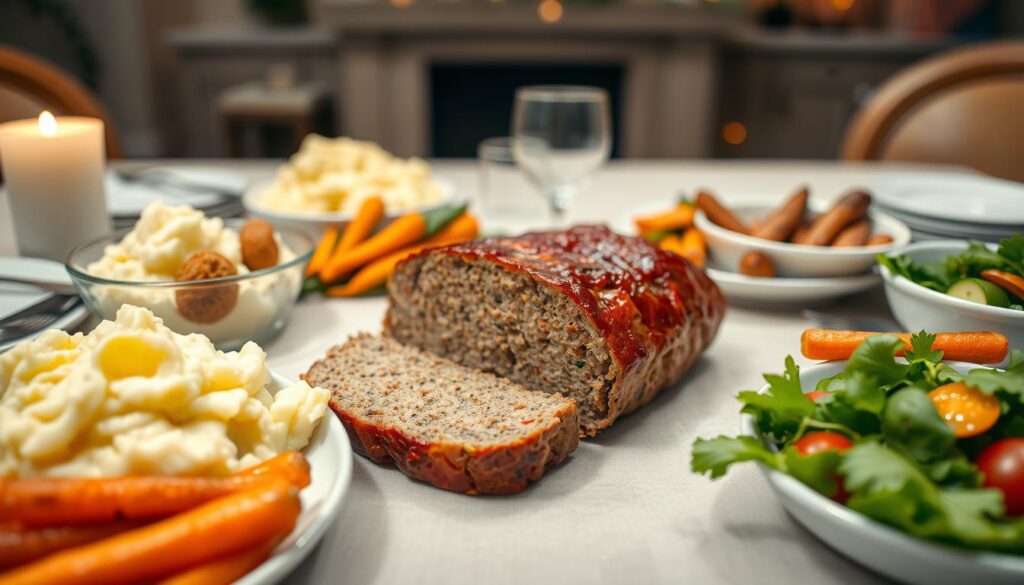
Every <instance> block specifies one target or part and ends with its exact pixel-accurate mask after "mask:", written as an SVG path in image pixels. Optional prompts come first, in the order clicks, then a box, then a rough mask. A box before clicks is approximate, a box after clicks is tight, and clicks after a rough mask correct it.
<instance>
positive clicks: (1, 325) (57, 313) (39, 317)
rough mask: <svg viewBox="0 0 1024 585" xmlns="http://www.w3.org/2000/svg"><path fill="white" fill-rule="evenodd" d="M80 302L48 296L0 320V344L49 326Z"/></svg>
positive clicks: (71, 297) (78, 300)
mask: <svg viewBox="0 0 1024 585" xmlns="http://www.w3.org/2000/svg"><path fill="white" fill-rule="evenodd" d="M81 302H82V300H81V299H80V298H78V297H77V296H69V295H50V296H48V297H45V298H43V299H42V300H40V301H37V302H35V303H33V304H31V305H29V306H27V307H25V308H24V309H21V310H20V311H18V312H16V313H14V314H12V315H8V316H7V317H5V318H3V319H0V342H2V341H5V340H7V339H13V338H15V337H21V336H22V335H26V334H28V333H31V332H33V331H38V330H40V329H43V328H45V327H47V326H49V325H50V324H51V323H53V322H54V321H56V320H57V319H59V318H60V317H62V316H63V315H64V314H65V313H67V312H68V311H70V310H71V309H73V308H74V307H75V306H76V305H77V304H79V303H81Z"/></svg>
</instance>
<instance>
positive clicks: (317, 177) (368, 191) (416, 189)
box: [242, 134, 455, 235]
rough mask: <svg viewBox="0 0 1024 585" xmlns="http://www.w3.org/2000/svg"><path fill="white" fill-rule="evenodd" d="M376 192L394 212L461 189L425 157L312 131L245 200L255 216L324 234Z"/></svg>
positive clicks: (432, 203)
mask: <svg viewBox="0 0 1024 585" xmlns="http://www.w3.org/2000/svg"><path fill="white" fill-rule="evenodd" d="M373 196H379V197H380V198H381V199H382V200H383V201H384V209H385V212H386V214H387V216H388V217H389V218H393V217H397V216H399V215H401V214H403V213H406V212H410V211H426V210H429V209H432V208H434V207H437V206H439V205H442V204H445V203H451V202H452V201H453V200H454V199H455V189H454V186H453V185H452V184H451V183H450V182H448V181H445V180H443V179H440V178H437V177H434V176H433V175H432V173H431V170H430V165H429V164H428V163H427V162H426V161H423V160H421V159H418V158H408V159H403V158H399V157H396V156H393V155H392V154H390V153H388V152H387V151H386V150H384V149H383V148H381V147H380V146H378V145H377V144H375V143H373V142H364V141H359V140H353V139H351V138H324V137H323V136H319V135H316V134H310V135H309V136H307V137H306V138H305V140H303V142H302V145H301V146H300V148H299V150H298V152H296V153H295V154H294V155H292V157H291V158H290V159H289V160H288V162H287V163H285V164H283V165H281V166H280V167H278V169H277V174H276V176H275V177H274V178H273V179H271V180H268V181H263V182H259V183H256V184H254V185H252V186H251V187H250V188H249V189H248V190H247V191H246V193H245V194H244V195H243V197H242V202H243V203H244V204H245V207H246V210H247V211H248V212H249V214H251V215H253V216H256V217H262V218H264V219H267V220H268V221H270V222H272V223H273V224H274V225H277V226H287V227H292V228H294V229H301V230H305V231H307V232H308V233H313V234H315V235H319V234H320V233H322V232H323V230H324V229H326V228H327V227H329V226H344V225H345V224H346V223H347V222H348V221H349V220H350V219H351V218H352V217H353V216H354V215H355V214H356V212H357V211H358V210H359V207H360V206H361V205H362V203H363V201H364V200H366V198H368V197H373Z"/></svg>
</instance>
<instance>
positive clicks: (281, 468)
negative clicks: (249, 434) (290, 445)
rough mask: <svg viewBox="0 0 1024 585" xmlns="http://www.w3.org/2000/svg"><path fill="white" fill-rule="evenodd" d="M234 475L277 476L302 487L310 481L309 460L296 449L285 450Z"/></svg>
mask: <svg viewBox="0 0 1024 585" xmlns="http://www.w3.org/2000/svg"><path fill="white" fill-rule="evenodd" d="M235 476H237V477H254V478H258V477H278V478H281V479H285V480H287V481H288V482H289V483H291V484H292V485H293V486H295V487H297V488H304V487H306V486H308V485H309V483H310V476H309V461H307V460H306V456H305V455H303V454H302V453H299V452H298V451H286V452H284V453H281V454H280V455H276V456H274V457H271V458H270V459H267V460H266V461H263V462H262V463H258V464H256V465H253V466H252V467H250V468H248V469H243V470H242V471H239V472H238V473H236V474H235Z"/></svg>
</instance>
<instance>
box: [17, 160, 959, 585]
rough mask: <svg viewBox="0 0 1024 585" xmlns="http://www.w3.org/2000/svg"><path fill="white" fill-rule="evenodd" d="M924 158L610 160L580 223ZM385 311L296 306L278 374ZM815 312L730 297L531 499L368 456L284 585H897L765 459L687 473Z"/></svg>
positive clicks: (374, 300)
mask: <svg viewBox="0 0 1024 585" xmlns="http://www.w3.org/2000/svg"><path fill="white" fill-rule="evenodd" d="M169 162H171V161H160V160H143V161H125V162H115V163H113V164H114V166H120V167H126V168H127V167H139V166H145V165H155V164H162V163H169ZM173 163H174V164H176V165H181V164H195V165H202V166H218V167H222V168H225V169H230V170H232V171H235V172H238V173H241V174H244V175H245V176H246V177H248V178H251V179H252V180H259V179H264V178H267V177H270V176H272V175H273V172H274V169H275V167H276V166H277V165H278V164H280V161H272V160H255V161H249V160H245V161H243V160H190V161H182V160H174V161H173ZM432 164H433V169H434V172H435V173H436V174H437V175H438V176H440V177H444V178H446V179H448V180H449V181H451V182H452V183H453V184H454V185H455V188H456V191H457V193H459V194H460V196H462V197H465V198H466V199H467V200H468V201H469V202H471V205H472V206H473V207H472V208H473V209H474V211H475V212H477V213H480V214H481V217H482V224H483V231H484V232H487V231H488V229H489V227H488V221H489V217H488V216H487V213H486V211H487V210H486V209H484V210H481V209H480V206H479V200H478V198H477V196H476V195H477V192H478V190H479V189H478V168H477V166H476V163H475V162H474V161H465V160H438V161H432ZM929 168H930V167H927V166H923V165H907V164H884V163H845V162H835V161H741V160H659V161H640V160H622V161H618V160H616V161H612V162H610V163H609V164H608V165H607V166H606V167H605V168H603V169H602V170H601V171H599V172H598V173H597V174H596V175H595V176H594V177H593V180H592V181H591V182H590V184H589V186H588V187H587V188H586V189H585V190H584V191H583V192H582V193H581V194H580V196H579V197H578V199H577V200H576V201H575V202H574V204H573V206H572V208H571V210H570V212H569V222H570V223H610V224H613V225H614V224H616V223H618V224H620V225H621V224H622V223H623V221H625V222H626V223H627V224H628V222H629V218H630V214H631V209H634V208H636V207H638V206H641V205H645V204H648V206H649V203H650V202H652V201H664V202H666V205H670V202H672V201H673V200H674V199H675V198H676V197H677V196H678V194H680V193H687V192H692V191H693V190H695V189H696V188H698V187H707V188H709V189H711V190H712V191H714V192H715V193H717V194H719V195H720V196H721V197H722V198H723V200H725V201H726V202H728V201H729V200H730V199H731V198H733V197H739V196H743V197H763V198H765V200H766V201H779V200H781V198H783V197H784V196H785V195H787V194H788V193H790V192H791V191H792V190H793V189H794V188H795V187H797V186H799V185H807V186H808V187H809V188H810V192H811V194H812V197H814V198H820V199H824V200H828V199H832V198H835V197H837V196H838V195H840V194H841V193H843V192H844V191H846V190H848V189H850V188H853V187H858V186H862V185H865V184H866V183H868V182H870V181H871V180H872V179H874V178H877V177H881V176H883V175H886V174H891V173H901V172H906V171H908V170H915V171H920V170H922V169H926V170H927V169H929ZM934 170H936V171H937V172H939V171H941V172H946V171H950V170H952V169H950V168H948V167H943V168H936V169H934ZM521 196H522V197H523V198H524V201H525V200H526V199H528V198H539V197H540V195H539V194H537V193H533V192H524V193H522V195H521ZM0 197H2V196H0ZM536 202H537V201H536V200H535V201H534V203H536ZM497 219H499V220H500V219H501V218H497ZM548 221H549V220H548V218H547V217H544V216H543V215H541V216H538V217H535V218H534V219H532V220H531V221H525V222H522V224H521V225H519V226H515V228H514V229H523V230H525V229H530V228H539V227H543V226H545V225H546V224H547V222H548ZM495 223H500V222H495ZM504 225H505V227H504V228H503V229H504V230H506V231H507V230H509V229H510V228H509V227H508V225H507V222H504ZM13 253H15V250H14V238H13V235H12V228H11V221H10V213H9V211H8V210H7V205H6V201H3V200H0V255H10V254H13ZM386 305H387V301H386V298H385V297H384V296H369V297H365V298H351V299H335V298H324V297H321V296H319V295H309V296H307V297H305V298H303V299H301V300H300V301H299V303H298V305H297V307H296V308H295V310H294V312H293V314H292V316H291V321H290V323H289V324H288V326H287V328H286V329H285V330H284V331H283V333H281V334H280V335H279V336H278V337H277V338H276V339H274V340H272V341H270V342H268V343H266V344H264V349H265V350H266V352H267V355H268V361H269V365H270V367H271V369H272V370H273V371H274V372H276V373H278V374H281V375H283V376H286V377H288V378H292V379H295V378H297V377H298V376H299V375H300V374H302V373H303V372H305V371H306V369H307V368H308V367H309V366H310V364H311V363H312V362H313V361H314V360H316V359H318V358H319V357H320V356H322V355H323V354H324V353H325V352H326V350H327V348H329V347H330V346H332V345H334V344H338V343H341V342H343V341H345V339H346V338H348V337H349V336H350V335H352V334H354V333H356V332H360V331H369V332H378V331H380V329H381V319H382V317H383V315H384V312H385V308H386ZM804 308H805V307H800V306H750V305H747V306H730V307H729V308H728V310H727V312H726V317H725V320H724V322H723V324H722V326H721V328H720V330H719V332H718V335H717V337H716V338H715V340H714V342H713V343H712V344H711V346H710V347H709V348H708V349H707V351H706V352H705V353H704V354H703V356H702V357H701V358H700V359H699V360H698V361H697V362H696V364H695V365H694V367H693V368H692V370H691V371H690V372H689V373H687V374H686V376H685V377H684V378H683V379H682V380H680V381H679V382H678V383H676V384H674V385H673V386H672V387H670V388H667V389H665V390H664V391H662V392H661V393H660V394H659V395H658V396H657V397H656V398H655V399H654V400H653V401H652V402H651V403H650V404H648V405H647V406H645V407H644V408H642V409H640V410H638V411H636V412H634V413H632V414H630V415H628V416H625V417H623V418H621V419H620V420H619V421H618V422H616V423H615V425H614V426H612V427H611V428H609V429H607V430H605V431H603V432H602V433H601V434H599V435H598V436H597V437H595V438H591V439H585V440H582V441H581V443H580V446H579V449H578V450H577V451H576V452H575V453H573V454H572V455H571V456H570V458H569V459H568V460H567V461H566V462H565V463H564V464H563V465H561V466H560V467H558V468H555V469H553V470H550V471H549V472H548V473H547V475H546V476H545V477H544V478H543V480H542V481H540V482H538V483H537V484H535V485H533V486H531V487H529V488H528V489H527V490H525V491H524V492H522V493H520V494H516V495H512V496H500V497H499V496H468V495H463V494H457V493H451V492H446V491H442V490H439V489H435V488H432V487H429V486H427V485H426V484H423V483H419V482H416V481H413V480H410V479H409V478H407V477H406V476H405V475H403V474H402V473H400V472H399V471H397V470H396V469H395V468H393V467H390V466H387V465H380V464H377V463H374V462H372V461H370V460H369V459H367V458H365V457H361V456H358V455H357V456H356V457H355V461H354V471H353V477H352V482H351V486H350V488H349V491H348V494H347V497H346V501H345V503H344V506H343V509H342V512H341V514H340V516H339V517H338V519H337V522H336V523H335V525H334V526H333V528H332V529H330V530H329V531H328V532H327V534H326V535H325V536H324V538H323V540H322V541H321V542H320V543H319V545H318V546H316V547H315V548H314V550H313V551H312V552H311V554H310V555H309V556H308V557H307V558H306V559H305V560H304V561H303V562H302V564H301V565H299V567H298V568H297V569H296V570H295V571H294V572H293V573H292V574H291V575H290V576H289V577H288V579H287V582H288V583H351V584H364V583H372V584H384V583H404V584H418V583H423V584H433V583H438V584H441V583H444V584H467V585H469V584H472V585H482V584H487V585H500V584H506V583H508V584H511V583H533V584H561V583H588V584H591V585H594V584H600V583H696V584H703V583H735V584H744V585H747V584H758V585H767V584H772V583H780V584H786V585H792V584H797V583H800V584H802V583H816V584H826V583H845V584H859V583H865V584H866V583H879V582H885V579H884V578H883V577H881V576H880V575H878V574H876V573H873V572H872V571H871V570H870V568H867V567H863V566H860V565H858V564H855V563H853V562H852V561H849V560H847V559H846V558H845V557H844V556H843V555H842V551H836V550H833V549H831V548H829V547H828V546H827V545H825V544H824V543H823V542H822V541H821V540H819V539H818V538H816V537H815V536H814V535H812V534H811V533H810V532H808V531H807V530H805V529H804V528H803V527H802V526H801V525H800V524H798V523H797V522H796V521H795V520H794V519H793V518H791V517H790V516H788V515H787V514H786V512H785V511H784V510H783V509H782V507H781V505H780V503H779V502H778V501H777V500H776V498H775V497H774V495H773V493H772V491H771V489H770V487H769V484H768V483H767V482H766V480H765V478H764V476H763V475H762V472H761V471H760V470H759V469H758V468H757V466H756V465H754V464H745V465H740V466H737V467H736V468H735V469H734V470H733V471H732V472H730V473H729V474H728V475H727V476H726V477H723V478H721V479H718V480H715V481H712V480H710V479H709V478H707V477H704V476H700V475H697V474H695V473H693V472H692V471H690V461H689V460H690V451H691V444H692V443H693V441H694V440H695V439H696V438H697V437H714V436H718V435H722V434H725V435H734V434H738V433H739V432H740V415H739V408H740V405H739V403H738V402H737V401H736V399H735V396H736V394H737V392H738V391H740V390H745V389H757V388H760V387H761V386H762V385H763V383H764V381H763V378H762V374H763V373H764V372H778V371H780V370H781V369H782V367H783V361H784V359H785V357H786V356H787V355H793V356H794V357H795V358H796V360H797V363H798V364H801V365H807V364H809V363H810V362H809V361H808V360H806V359H803V358H802V357H800V355H799V353H800V352H799V349H800V344H799V340H800V334H801V332H802V331H803V330H804V329H806V328H808V327H812V326H814V325H815V323H814V321H812V320H811V319H810V318H808V316H807V314H806V313H805V311H803V309H804ZM816 310H817V311H820V312H822V313H826V314H828V315H831V316H833V317H835V318H838V319H845V320H849V321H850V322H852V323H857V322H858V321H859V320H862V319H873V320H879V319H883V320H884V319H891V316H890V314H889V311H888V308H887V306H886V301H885V297H884V295H883V294H882V292H881V287H880V286H878V287H875V288H873V289H871V290H869V291H866V292H863V293H860V294H857V295H855V296H852V297H847V298H844V299H839V300H837V301H835V302H832V303H830V304H827V305H825V306H823V307H817V308H816ZM83 327H86V328H87V327H89V325H88V324H85V325H83ZM313 473H314V474H315V473H316V469H313Z"/></svg>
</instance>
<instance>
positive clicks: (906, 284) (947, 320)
mask: <svg viewBox="0 0 1024 585" xmlns="http://www.w3.org/2000/svg"><path fill="white" fill-rule="evenodd" d="M966 247H967V242H964V241H961V240H941V241H935V242H917V243H915V244H911V245H909V246H907V247H906V248H904V249H902V250H900V251H899V253H900V254H905V255H906V256H908V257H909V258H910V259H912V260H914V261H915V262H920V263H925V264H926V263H931V262H939V261H942V260H943V259H944V258H946V257H947V256H949V255H951V254H957V253H959V252H962V251H963V250H964V249H965V248H966ZM878 269H879V272H881V274H882V280H883V282H884V283H885V297H886V299H887V300H888V301H889V308H890V309H891V310H892V314H893V315H894V316H895V317H896V320H897V321H898V322H899V324H900V326H901V327H903V329H904V330H905V331H920V330H922V329H924V330H926V331H997V332H999V333H1002V334H1003V335H1005V336H1006V337H1007V339H1009V340H1010V347H1015V348H1024V311H1015V310H1013V309H1003V308H1000V307H990V306H988V305H982V304H978V303H972V302H970V301H965V300H963V299H958V298H956V297H951V296H949V295H947V294H945V293H940V292H938V291H934V290H931V289H930V288H925V287H923V286H921V285H919V284H916V283H914V282H911V281H909V280H907V279H906V278H903V277H902V276H897V275H895V274H893V273H892V272H891V271H890V270H889V269H888V268H886V267H885V266H879V267H878Z"/></svg>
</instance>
